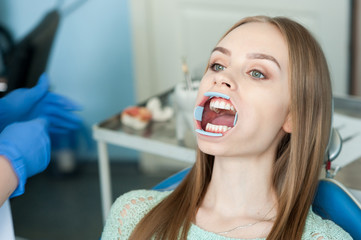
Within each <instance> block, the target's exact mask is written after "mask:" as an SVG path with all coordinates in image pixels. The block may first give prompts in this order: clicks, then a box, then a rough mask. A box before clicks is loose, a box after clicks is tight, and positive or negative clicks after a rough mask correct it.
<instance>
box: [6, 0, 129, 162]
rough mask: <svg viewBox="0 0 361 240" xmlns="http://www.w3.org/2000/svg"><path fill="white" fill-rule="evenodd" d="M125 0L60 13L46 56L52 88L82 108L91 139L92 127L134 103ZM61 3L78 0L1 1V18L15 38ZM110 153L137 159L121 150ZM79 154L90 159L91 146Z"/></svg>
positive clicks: (101, 0) (95, 1)
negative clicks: (56, 28)
mask: <svg viewBox="0 0 361 240" xmlns="http://www.w3.org/2000/svg"><path fill="white" fill-rule="evenodd" d="M128 1H129V0H88V1H85V3H84V4H83V5H81V6H80V7H79V8H78V9H77V10H76V11H74V12H72V13H70V14H69V15H65V16H63V18H62V19H61V23H60V27H59V29H58V32H57V37H56V40H55V42H54V45H53V49H52V53H51V55H50V58H49V65H48V74H49V76H50V79H51V87H52V90H53V91H55V92H57V93H61V94H63V95H65V96H68V97H69V98H71V99H73V100H75V101H76V102H78V103H79V104H80V105H82V106H83V107H84V110H83V111H82V112H80V113H79V114H80V115H81V117H83V119H84V122H85V126H86V129H87V133H88V137H90V138H91V125H93V124H94V123H97V122H99V121H101V120H104V119H106V118H108V117H110V116H112V115H113V114H115V113H118V112H119V111H120V110H121V109H123V108H125V107H126V106H128V105H132V104H134V103H135V97H134V88H133V70H132V69H133V67H132V52H131V49H132V47H131V37H130V23H129V10H128V8H129V7H128V4H129V2H128ZM61 2H63V5H61V7H60V8H61V9H63V10H64V9H67V7H69V6H70V5H71V4H72V3H77V2H81V1H76V0H67V1H55V0H48V1H44V0H31V1H27V0H5V1H4V0H2V1H1V2H0V9H1V10H0V21H1V23H3V24H4V25H6V26H7V27H8V28H10V30H11V31H12V32H13V35H14V37H15V39H17V40H19V39H21V38H22V37H23V36H24V35H25V34H26V33H27V32H28V31H30V30H31V29H32V28H33V27H34V26H36V24H37V23H38V21H40V20H41V19H42V17H43V16H44V15H45V14H46V13H47V11H48V10H50V9H53V8H54V7H57V5H58V3H61ZM88 140H89V139H88ZM91 141H92V140H91ZM93 143H94V142H93ZM110 152H111V154H112V156H115V157H121V158H135V157H136V154H135V152H133V151H130V150H126V149H119V148H117V149H115V150H114V149H113V150H111V151H110ZM80 155H85V156H87V155H89V157H91V158H95V157H96V148H95V144H93V146H92V148H91V149H90V151H88V150H87V151H82V152H81V153H80Z"/></svg>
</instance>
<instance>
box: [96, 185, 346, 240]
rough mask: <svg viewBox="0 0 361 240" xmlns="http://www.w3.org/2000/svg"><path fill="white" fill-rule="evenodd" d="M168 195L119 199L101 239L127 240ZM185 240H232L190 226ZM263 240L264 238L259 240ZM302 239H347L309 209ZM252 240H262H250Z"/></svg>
mask: <svg viewBox="0 0 361 240" xmlns="http://www.w3.org/2000/svg"><path fill="white" fill-rule="evenodd" d="M169 193H170V192H169V191H168V192H159V191H153V190H136V191H131V192H128V193H126V194H124V195H122V196H120V197H119V198H118V199H117V200H116V201H115V202H114V204H113V206H112V209H111V211H110V215H109V217H108V219H107V221H106V224H105V227H104V230H103V234H102V238H101V239H102V240H119V239H128V238H129V236H130V234H131V233H132V231H133V229H134V228H135V226H136V225H137V224H138V222H139V221H140V220H141V219H142V218H143V217H144V216H145V215H146V214H147V213H148V212H149V211H150V210H151V209H152V208H153V207H154V206H156V205H157V204H158V203H159V202H160V201H162V200H163V199H164V198H165V197H166V196H168V194H169ZM187 239H190V240H200V239H207V240H232V239H233V240H234V238H228V237H224V236H221V235H217V234H215V233H212V232H208V231H206V230H203V229H201V228H199V227H198V226H197V225H195V224H192V225H191V228H190V230H189V232H188V237H187ZM262 239H263V238H262ZM302 239H303V240H321V239H322V240H331V239H332V240H349V239H352V238H351V237H350V235H349V234H348V233H346V232H345V231H344V230H342V229H341V228H340V227H339V226H337V225H336V224H335V223H333V222H332V221H329V220H322V219H321V218H320V217H319V216H317V215H316V214H315V213H313V212H312V210H310V212H309V214H308V217H307V220H306V225H305V229H304V231H303V235H302ZM253 240H261V239H260V238H258V239H253Z"/></svg>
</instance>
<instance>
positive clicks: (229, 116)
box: [194, 92, 238, 137]
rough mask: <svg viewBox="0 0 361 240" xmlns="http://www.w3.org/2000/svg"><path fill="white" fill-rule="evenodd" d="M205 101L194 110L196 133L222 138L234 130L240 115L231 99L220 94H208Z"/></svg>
mask: <svg viewBox="0 0 361 240" xmlns="http://www.w3.org/2000/svg"><path fill="white" fill-rule="evenodd" d="M204 95H205V99H204V100H203V102H202V103H201V104H200V105H199V106H197V107H196V108H195V110H194V118H195V120H196V122H197V124H196V125H197V126H196V132H197V133H200V134H202V135H206V136H211V137H221V136H223V135H224V133H225V132H227V131H229V130H230V129H232V128H233V127H234V126H235V125H236V122H237V117H238V114H237V112H236V110H235V108H234V106H233V104H232V102H231V101H230V100H229V99H230V97H229V96H227V95H225V94H222V93H218V92H206V93H205V94H204Z"/></svg>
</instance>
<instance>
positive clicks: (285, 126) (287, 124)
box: [282, 113, 292, 133]
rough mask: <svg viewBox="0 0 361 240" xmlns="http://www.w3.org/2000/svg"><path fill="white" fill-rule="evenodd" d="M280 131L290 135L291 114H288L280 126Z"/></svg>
mask: <svg viewBox="0 0 361 240" xmlns="http://www.w3.org/2000/svg"><path fill="white" fill-rule="evenodd" d="M282 129H283V131H285V132H286V133H291V132H292V117H291V113H288V115H287V117H286V120H285V122H284V123H283V125H282Z"/></svg>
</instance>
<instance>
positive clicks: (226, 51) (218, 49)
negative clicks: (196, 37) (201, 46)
mask: <svg viewBox="0 0 361 240" xmlns="http://www.w3.org/2000/svg"><path fill="white" fill-rule="evenodd" d="M215 51H219V52H221V53H223V54H226V55H228V56H231V51H229V50H228V49H227V48H224V47H215V48H214V49H213V51H212V53H213V52H215Z"/></svg>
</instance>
